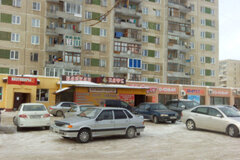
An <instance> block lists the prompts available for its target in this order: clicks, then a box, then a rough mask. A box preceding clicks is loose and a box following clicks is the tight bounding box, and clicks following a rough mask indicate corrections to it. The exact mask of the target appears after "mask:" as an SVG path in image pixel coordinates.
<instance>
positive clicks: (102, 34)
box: [100, 29, 107, 37]
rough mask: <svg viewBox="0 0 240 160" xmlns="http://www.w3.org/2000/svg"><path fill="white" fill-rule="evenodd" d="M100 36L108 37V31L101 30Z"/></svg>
mask: <svg viewBox="0 0 240 160" xmlns="http://www.w3.org/2000/svg"><path fill="white" fill-rule="evenodd" d="M100 36H102V37H106V36H107V30H106V29H100Z"/></svg>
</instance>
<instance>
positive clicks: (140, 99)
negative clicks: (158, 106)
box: [134, 95, 146, 106]
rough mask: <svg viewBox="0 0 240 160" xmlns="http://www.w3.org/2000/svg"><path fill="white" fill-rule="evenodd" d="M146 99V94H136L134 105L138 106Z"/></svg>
mask: <svg viewBox="0 0 240 160" xmlns="http://www.w3.org/2000/svg"><path fill="white" fill-rule="evenodd" d="M145 101H146V96H145V95H135V96H134V102H135V103H134V106H138V105H139V104H140V103H143V102H145Z"/></svg>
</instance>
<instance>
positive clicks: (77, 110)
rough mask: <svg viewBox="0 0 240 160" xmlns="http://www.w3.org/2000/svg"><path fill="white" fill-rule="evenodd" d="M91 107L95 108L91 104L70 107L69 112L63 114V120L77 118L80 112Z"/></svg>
mask: <svg viewBox="0 0 240 160" xmlns="http://www.w3.org/2000/svg"><path fill="white" fill-rule="evenodd" d="M91 107H97V106H94V105H91V104H84V105H74V106H72V107H71V109H70V110H69V111H67V112H65V113H64V118H67V117H72V116H77V115H78V114H80V113H81V112H83V111H85V110H86V109H88V108H91Z"/></svg>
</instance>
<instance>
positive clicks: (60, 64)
mask: <svg viewBox="0 0 240 160" xmlns="http://www.w3.org/2000/svg"><path fill="white" fill-rule="evenodd" d="M45 67H47V68H64V69H76V70H80V69H81V66H80V63H76V64H74V63H70V62H64V61H62V62H61V61H58V62H54V61H52V62H49V61H46V63H45Z"/></svg>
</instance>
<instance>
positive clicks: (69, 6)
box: [64, 2, 82, 17]
mask: <svg viewBox="0 0 240 160" xmlns="http://www.w3.org/2000/svg"><path fill="white" fill-rule="evenodd" d="M64 9H65V12H67V13H70V14H74V15H79V17H81V16H82V15H81V13H82V6H81V5H79V4H74V3H69V2H66V3H65V8H64Z"/></svg>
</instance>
